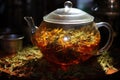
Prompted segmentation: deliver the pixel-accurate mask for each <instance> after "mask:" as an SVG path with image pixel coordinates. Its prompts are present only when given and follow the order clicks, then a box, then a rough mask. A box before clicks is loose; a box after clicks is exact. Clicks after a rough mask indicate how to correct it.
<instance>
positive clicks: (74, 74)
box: [0, 46, 120, 80]
mask: <svg viewBox="0 0 120 80" xmlns="http://www.w3.org/2000/svg"><path fill="white" fill-rule="evenodd" d="M1 54H2V53H1ZM53 66H54V67H53ZM119 68H120V51H119V49H114V50H113V51H110V52H103V54H102V55H100V56H93V57H92V58H90V59H89V60H88V61H86V62H84V63H82V64H77V65H72V66H70V67H69V70H67V71H63V70H61V69H59V68H56V67H55V65H52V64H51V63H49V62H47V61H46V60H45V59H44V57H43V55H42V53H41V52H40V50H39V49H38V48H37V47H35V46H29V47H25V48H24V49H23V50H22V51H19V52H18V53H16V54H15V55H13V56H6V57H2V58H1V59H0V71H1V72H0V75H1V78H8V79H7V80H11V79H12V80H17V79H20V80H23V79H27V80H28V79H29V80H56V79H57V80H68V79H69V80H88V79H90V80H96V79H97V80H102V79H103V78H106V77H107V78H108V77H111V75H113V76H114V75H115V74H118V73H119ZM54 70H55V71H54ZM74 78H75V79H74Z"/></svg>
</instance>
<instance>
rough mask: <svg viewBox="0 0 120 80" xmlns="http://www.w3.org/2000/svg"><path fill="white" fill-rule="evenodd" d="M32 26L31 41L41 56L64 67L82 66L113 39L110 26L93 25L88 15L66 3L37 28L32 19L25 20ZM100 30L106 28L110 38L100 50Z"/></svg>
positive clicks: (105, 24) (101, 23)
mask: <svg viewBox="0 0 120 80" xmlns="http://www.w3.org/2000/svg"><path fill="white" fill-rule="evenodd" d="M24 19H25V20H26V21H27V23H28V25H29V26H30V27H32V42H33V44H35V45H36V46H37V47H38V48H40V50H41V52H42V53H43V55H44V57H45V58H46V59H47V60H48V61H50V62H52V63H55V64H58V65H61V66H65V65H72V64H78V63H82V62H84V61H86V60H88V59H89V58H90V57H92V56H94V55H100V54H101V52H102V51H104V50H108V49H109V47H110V46H111V43H112V40H113V36H112V29H111V26H110V25H109V24H108V23H106V22H99V23H95V22H94V17H93V16H91V15H89V14H88V13H86V12H84V11H82V10H80V9H77V8H72V3H71V2H70V1H66V2H65V3H64V8H60V9H56V10H55V11H53V12H51V13H49V14H48V15H46V16H44V17H43V21H42V22H41V24H40V26H39V27H37V26H35V25H34V22H33V19H32V17H24ZM100 27H105V28H107V29H108V32H109V35H108V36H109V38H108V41H107V43H106V44H105V46H103V47H102V48H101V49H99V44H100V40H101V35H100V31H99V30H98V29H99V28H100Z"/></svg>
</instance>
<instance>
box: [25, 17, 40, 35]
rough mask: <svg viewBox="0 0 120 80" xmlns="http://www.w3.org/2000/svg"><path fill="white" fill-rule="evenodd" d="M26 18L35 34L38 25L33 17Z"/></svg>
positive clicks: (32, 32)
mask: <svg viewBox="0 0 120 80" xmlns="http://www.w3.org/2000/svg"><path fill="white" fill-rule="evenodd" d="M24 19H25V21H26V22H27V24H28V26H29V28H30V29H31V34H34V33H35V31H36V29H37V28H38V27H37V26H35V23H34V20H33V18H32V17H24Z"/></svg>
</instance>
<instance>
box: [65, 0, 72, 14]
mask: <svg viewBox="0 0 120 80" xmlns="http://www.w3.org/2000/svg"><path fill="white" fill-rule="evenodd" d="M64 7H65V9H64V11H65V12H68V11H69V10H70V9H71V8H72V2H71V1H66V2H65V3H64Z"/></svg>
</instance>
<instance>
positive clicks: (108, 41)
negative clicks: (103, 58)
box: [96, 22, 113, 55]
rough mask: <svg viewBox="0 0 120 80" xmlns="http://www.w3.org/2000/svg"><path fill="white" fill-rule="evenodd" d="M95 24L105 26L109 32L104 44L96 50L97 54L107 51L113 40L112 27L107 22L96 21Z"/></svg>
mask: <svg viewBox="0 0 120 80" xmlns="http://www.w3.org/2000/svg"><path fill="white" fill-rule="evenodd" d="M96 26H97V27H98V28H101V27H105V28H106V29H107V30H108V32H109V36H108V40H107V42H106V44H105V45H104V46H103V47H102V48H101V49H99V50H98V52H97V55H99V54H101V53H102V52H103V51H107V50H108V49H109V48H110V46H111V45H112V42H113V29H112V27H111V25H110V24H109V23H107V22H99V23H96Z"/></svg>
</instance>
